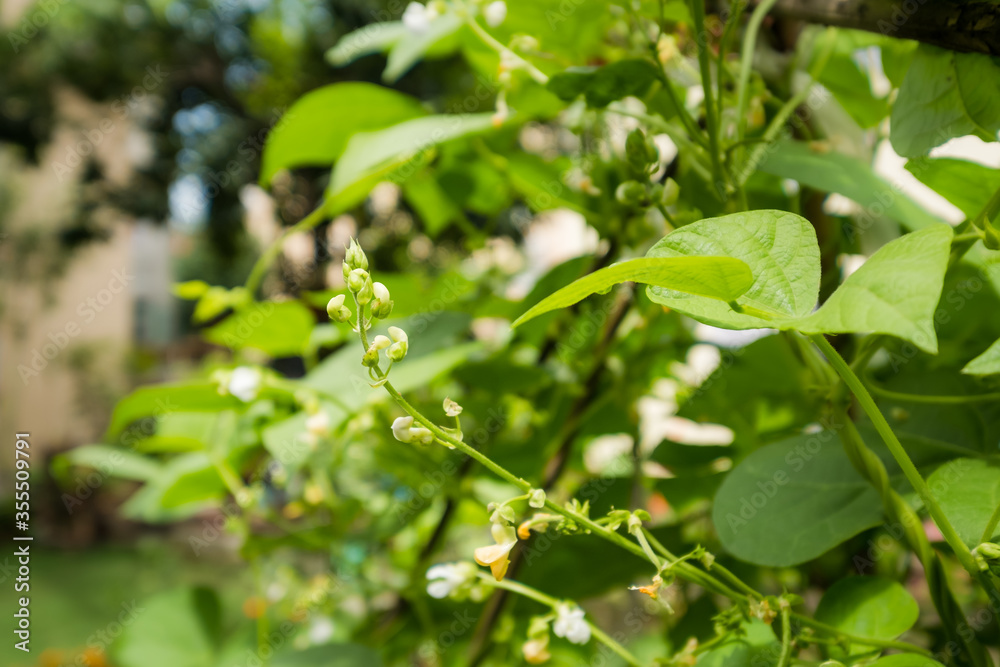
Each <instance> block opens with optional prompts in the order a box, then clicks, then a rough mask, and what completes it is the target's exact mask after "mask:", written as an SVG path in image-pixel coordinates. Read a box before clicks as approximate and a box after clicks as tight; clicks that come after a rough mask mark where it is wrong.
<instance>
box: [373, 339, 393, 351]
mask: <svg viewBox="0 0 1000 667" xmlns="http://www.w3.org/2000/svg"><path fill="white" fill-rule="evenodd" d="M390 345H392V341H390V340H389V339H388V338H386V337H385V336H382V335H378V336H375V338H374V340H372V348H373V349H376V350H384V349H385V348H387V347H389V346H390Z"/></svg>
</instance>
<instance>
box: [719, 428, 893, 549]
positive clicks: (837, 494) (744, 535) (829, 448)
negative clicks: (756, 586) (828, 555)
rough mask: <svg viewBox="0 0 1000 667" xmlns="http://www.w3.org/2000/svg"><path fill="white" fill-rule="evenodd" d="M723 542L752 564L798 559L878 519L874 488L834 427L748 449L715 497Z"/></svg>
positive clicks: (873, 523) (878, 503)
mask: <svg viewBox="0 0 1000 667" xmlns="http://www.w3.org/2000/svg"><path fill="white" fill-rule="evenodd" d="M712 519H713V521H714V523H715V528H716V530H717V531H718V533H719V538H720V539H721V540H722V544H723V546H725V547H726V549H727V550H728V551H729V552H730V553H732V554H733V555H734V556H736V557H737V558H739V559H741V560H744V561H747V562H749V563H754V564H757V565H770V566H790V565H797V564H799V563H804V562H806V561H808V560H812V559H813V558H816V557H817V556H820V555H821V554H823V553H825V552H826V551H828V550H830V549H832V548H833V547H835V546H837V545H838V544H840V543H841V542H843V541H844V540H846V539H848V538H850V537H853V536H854V535H857V534H858V533H860V532H861V531H863V530H865V529H867V528H872V527H873V526H877V525H878V524H879V523H881V521H882V503H881V502H880V501H879V497H878V493H877V492H876V491H875V490H874V489H873V488H872V486H871V485H870V484H869V483H868V482H866V481H865V480H864V479H863V478H862V477H861V476H860V475H858V473H857V472H856V471H855V470H854V467H853V466H852V465H851V462H850V461H849V460H848V458H847V455H846V454H845V453H844V450H843V447H842V446H841V442H840V438H839V436H838V435H837V434H836V433H835V432H833V431H823V432H821V433H817V434H813V435H801V436H797V437H794V438H790V439H788V440H782V441H781V442H776V443H774V444H771V445H767V446H766V447H762V448H761V449H758V450H757V451H755V452H753V453H752V454H750V456H748V457H747V458H746V459H744V460H743V461H742V462H741V463H740V464H739V465H737V466H736V467H735V468H734V469H733V470H732V472H730V473H729V476H728V477H726V480H725V481H724V482H723V483H722V486H721V487H720V488H719V492H718V493H717V494H716V496H715V504H714V506H713V510H712Z"/></svg>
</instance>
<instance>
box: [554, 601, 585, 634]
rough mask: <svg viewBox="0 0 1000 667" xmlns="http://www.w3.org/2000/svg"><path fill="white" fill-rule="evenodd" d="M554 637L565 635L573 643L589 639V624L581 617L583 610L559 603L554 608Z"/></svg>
mask: <svg viewBox="0 0 1000 667" xmlns="http://www.w3.org/2000/svg"><path fill="white" fill-rule="evenodd" d="M552 632H554V633H555V634H556V637H565V638H566V639H568V640H569V641H570V642H572V643H574V644H586V643H587V642H589V641H590V625H588V624H587V621H586V620H585V619H584V618H583V610H582V609H580V608H579V607H570V606H569V605H565V604H561V605H559V606H558V607H557V608H556V620H555V622H554V623H553V624H552Z"/></svg>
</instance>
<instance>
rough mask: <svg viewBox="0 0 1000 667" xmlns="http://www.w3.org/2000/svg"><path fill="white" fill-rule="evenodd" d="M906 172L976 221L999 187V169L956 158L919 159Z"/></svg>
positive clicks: (909, 162)
mask: <svg viewBox="0 0 1000 667" xmlns="http://www.w3.org/2000/svg"><path fill="white" fill-rule="evenodd" d="M906 170H907V171H908V172H910V173H911V174H913V175H914V176H916V177H917V179H919V180H920V182H921V183H923V184H924V185H926V186H927V187H929V188H930V189H931V190H934V192H936V193H938V194H939V195H941V196H942V197H944V198H945V199H947V200H948V201H950V202H951V203H952V204H954V205H955V206H957V207H958V208H959V209H960V210H961V211H962V213H964V214H965V217H966V218H968V219H970V220H971V219H972V218H975V217H976V215H978V214H979V212H980V211H982V210H983V209H984V208H986V203H987V202H988V201H989V199H990V194H991V193H993V192H996V190H997V188H998V187H1000V169H993V168H991V167H984V166H983V165H981V164H977V163H975V162H969V161H968V160H957V159H955V158H946V157H938V158H930V157H918V158H914V159H912V160H909V161H908V162H907V163H906Z"/></svg>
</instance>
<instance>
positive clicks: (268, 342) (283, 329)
mask: <svg viewBox="0 0 1000 667" xmlns="http://www.w3.org/2000/svg"><path fill="white" fill-rule="evenodd" d="M315 323H316V320H315V318H314V317H313V314H312V313H311V312H310V311H309V309H308V308H306V307H305V306H304V305H302V304H301V303H300V302H298V301H280V302H275V301H265V302H264V303H258V304H254V305H252V306H249V307H246V308H241V309H240V310H238V311H237V312H235V313H233V314H232V315H230V316H229V317H227V318H226V319H224V320H223V321H222V322H219V323H218V324H216V325H215V326H213V327H210V328H208V329H206V330H205V331H204V333H203V334H202V335H203V336H204V337H205V340H207V341H209V342H211V343H215V344H216V345H223V346H225V347H228V348H230V349H232V350H242V349H244V348H247V347H251V348H254V349H257V350H260V351H262V352H264V353H265V354H267V355H269V356H271V357H290V356H297V355H300V354H302V352H303V351H304V350H305V348H306V345H307V344H308V343H309V335H310V333H311V332H312V328H313V325H315Z"/></svg>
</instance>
